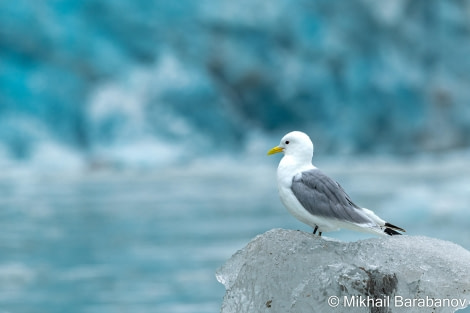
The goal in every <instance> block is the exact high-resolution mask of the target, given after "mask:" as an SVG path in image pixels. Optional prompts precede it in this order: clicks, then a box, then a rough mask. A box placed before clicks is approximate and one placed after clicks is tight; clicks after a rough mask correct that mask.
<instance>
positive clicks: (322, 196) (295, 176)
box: [268, 131, 405, 236]
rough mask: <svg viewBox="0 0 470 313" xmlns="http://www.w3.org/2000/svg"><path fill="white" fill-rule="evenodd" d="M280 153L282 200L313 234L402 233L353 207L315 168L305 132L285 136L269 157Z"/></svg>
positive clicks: (366, 211)
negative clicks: (281, 156) (341, 229)
mask: <svg viewBox="0 0 470 313" xmlns="http://www.w3.org/2000/svg"><path fill="white" fill-rule="evenodd" d="M279 152H284V157H283V158H282V159H281V162H279V166H278V168H277V184H278V188H279V194H280V196H281V201H282V203H283V204H284V205H285V207H286V208H287V210H288V211H289V212H290V213H291V214H292V215H294V216H295V217H296V218H297V219H298V220H300V221H301V222H303V223H305V224H307V225H310V226H312V227H313V228H314V231H313V233H314V234H315V233H316V232H317V230H318V231H319V235H320V236H321V234H322V232H327V231H334V230H338V229H340V228H348V229H352V230H356V231H361V232H367V233H374V234H381V235H390V236H392V235H401V234H400V233H399V231H401V232H404V231H405V230H404V229H402V228H400V227H397V226H394V225H392V224H390V223H387V222H385V221H384V220H383V219H381V218H380V217H378V216H377V215H376V214H375V213H374V212H372V211H371V210H369V209H365V208H361V207H359V206H357V205H356V204H354V202H352V200H351V198H350V197H349V196H348V195H347V194H346V192H345V191H344V190H343V188H342V187H341V186H340V185H339V184H338V183H337V182H336V181H334V180H333V179H331V178H330V177H328V176H326V175H325V174H324V173H323V172H322V171H320V170H319V169H318V168H316V167H315V166H314V165H313V164H312V156H313V143H312V141H311V140H310V138H309V137H308V136H307V135H306V134H305V133H302V132H299V131H293V132H290V133H288V134H287V135H285V136H284V137H283V138H282V139H281V143H280V144H279V146H276V147H274V148H272V149H271V150H269V151H268V155H271V154H275V153H279Z"/></svg>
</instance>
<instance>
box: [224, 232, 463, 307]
mask: <svg viewBox="0 0 470 313" xmlns="http://www.w3.org/2000/svg"><path fill="white" fill-rule="evenodd" d="M216 277H217V280H218V281H219V282H220V283H222V284H224V285H225V288H226V290H227V291H226V294H225V297H224V302H223V304H222V309H221V312H222V313H229V312H233V313H243V312H271V313H274V312H279V313H286V312H296V313H303V312H305V313H306V312H308V313H312V312H333V311H334V312H410V311H413V312H435V313H437V312H454V311H456V310H458V309H460V308H463V307H466V306H467V305H468V303H469V302H470V252H469V251H467V250H465V249H464V248H462V247H460V246H458V245H456V244H454V243H451V242H448V241H443V240H438V239H433V238H427V237H421V236H394V237H383V238H372V239H367V240H361V241H357V242H340V241H336V240H333V239H330V238H326V237H318V236H315V235H312V234H309V233H305V232H301V231H292V230H283V229H273V230H270V231H268V232H266V233H264V234H262V235H259V236H257V237H256V238H254V239H253V240H252V241H251V242H250V243H249V244H248V245H247V246H246V247H245V248H244V249H242V250H240V251H238V252H237V253H236V254H235V255H233V256H232V258H230V259H229V260H228V261H227V262H226V264H225V265H223V266H222V267H221V268H219V269H218V270H217V273H216Z"/></svg>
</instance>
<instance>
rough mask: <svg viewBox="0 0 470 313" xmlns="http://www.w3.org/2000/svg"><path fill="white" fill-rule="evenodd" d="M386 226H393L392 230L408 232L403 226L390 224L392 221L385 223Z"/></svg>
mask: <svg viewBox="0 0 470 313" xmlns="http://www.w3.org/2000/svg"><path fill="white" fill-rule="evenodd" d="M385 227H387V228H391V229H392V230H397V231H402V232H404V233H406V230H404V229H403V228H401V227H398V226H395V225H393V224H390V223H385Z"/></svg>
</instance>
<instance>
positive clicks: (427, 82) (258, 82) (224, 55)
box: [0, 0, 470, 167]
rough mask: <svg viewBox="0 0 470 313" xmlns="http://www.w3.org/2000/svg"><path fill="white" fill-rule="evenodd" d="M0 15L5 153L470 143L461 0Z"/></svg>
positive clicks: (183, 157)
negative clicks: (254, 140) (267, 141)
mask: <svg viewBox="0 0 470 313" xmlns="http://www.w3.org/2000/svg"><path fill="white" fill-rule="evenodd" d="M0 8H1V10H0V12H1V13H0V15H1V16H0V17H1V18H0V47H1V49H0V146H1V147H0V158H2V159H3V160H13V161H15V162H16V161H19V162H23V161H28V160H31V159H35V158H36V155H38V154H40V153H42V152H44V151H45V150H48V149H47V148H48V147H55V148H54V151H56V154H57V155H55V156H56V160H55V163H60V162H61V163H64V164H65V165H66V166H71V167H83V166H87V165H90V164H91V166H102V165H107V164H112V165H128V164H138V165H139V164H141V165H144V166H146V165H150V166H153V165H162V164H163V165H165V164H171V163H178V162H186V161H188V160H189V159H192V158H194V156H195V155H197V156H206V155H207V154H209V153H213V152H216V151H218V152H227V151H228V152H233V151H241V153H243V152H244V151H245V149H247V145H248V144H249V142H250V134H252V133H253V132H256V133H258V134H261V135H265V136H268V137H271V136H275V137H277V136H279V135H281V134H282V133H285V132H286V131H287V130H292V129H301V130H304V131H306V132H309V133H310V134H311V135H312V137H313V138H314V141H315V142H316V143H317V144H318V145H319V146H322V147H323V149H324V150H325V151H327V152H329V153H358V152H359V153H361V152H374V153H389V152H392V153H401V154H408V153H417V152H422V151H441V150H448V149H460V148H465V147H468V146H469V144H470V137H469V136H468V135H467V134H468V132H469V131H470V107H469V106H468V105H467V104H468V102H469V100H470V90H469V88H467V86H468V85H469V82H470V74H469V73H470V60H469V59H468V57H467V56H468V55H469V53H470V40H469V34H470V19H469V14H470V13H469V12H470V8H469V4H468V2H466V1H438V0H418V1H416V0H399V1H395V0H387V1H381V2H380V3H378V2H375V1H371V0H351V1H325V0H302V1H295V2H292V1H287V0H277V1H270V0H250V1H247V0H243V1H236V2H233V1H229V0H224V1H210V0H201V1H191V0H181V1H173V2H169V1H163V0H158V1H143V0H140V1H120V2H115V1H109V0H84V1H71V0H69V1H57V0H51V1H41V2H34V3H33V2H31V1H26V0H19V1H15V2H11V1H3V2H2V3H1V4H0ZM188 146H190V147H191V155H189V154H188V150H187V147H188ZM155 151H158V152H159V154H156V153H154V152H155ZM61 153H63V155H64V157H63V158H61V157H57V156H58V155H60V154H61ZM72 155H75V156H72ZM40 159H41V157H40ZM40 161H41V160H40ZM40 164H42V163H40Z"/></svg>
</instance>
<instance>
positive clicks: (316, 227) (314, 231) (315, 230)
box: [313, 225, 321, 236]
mask: <svg viewBox="0 0 470 313" xmlns="http://www.w3.org/2000/svg"><path fill="white" fill-rule="evenodd" d="M317 230H318V226H316V225H315V228H314V229H313V234H314V235H315V234H316V233H317ZM320 236H321V235H320Z"/></svg>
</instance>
